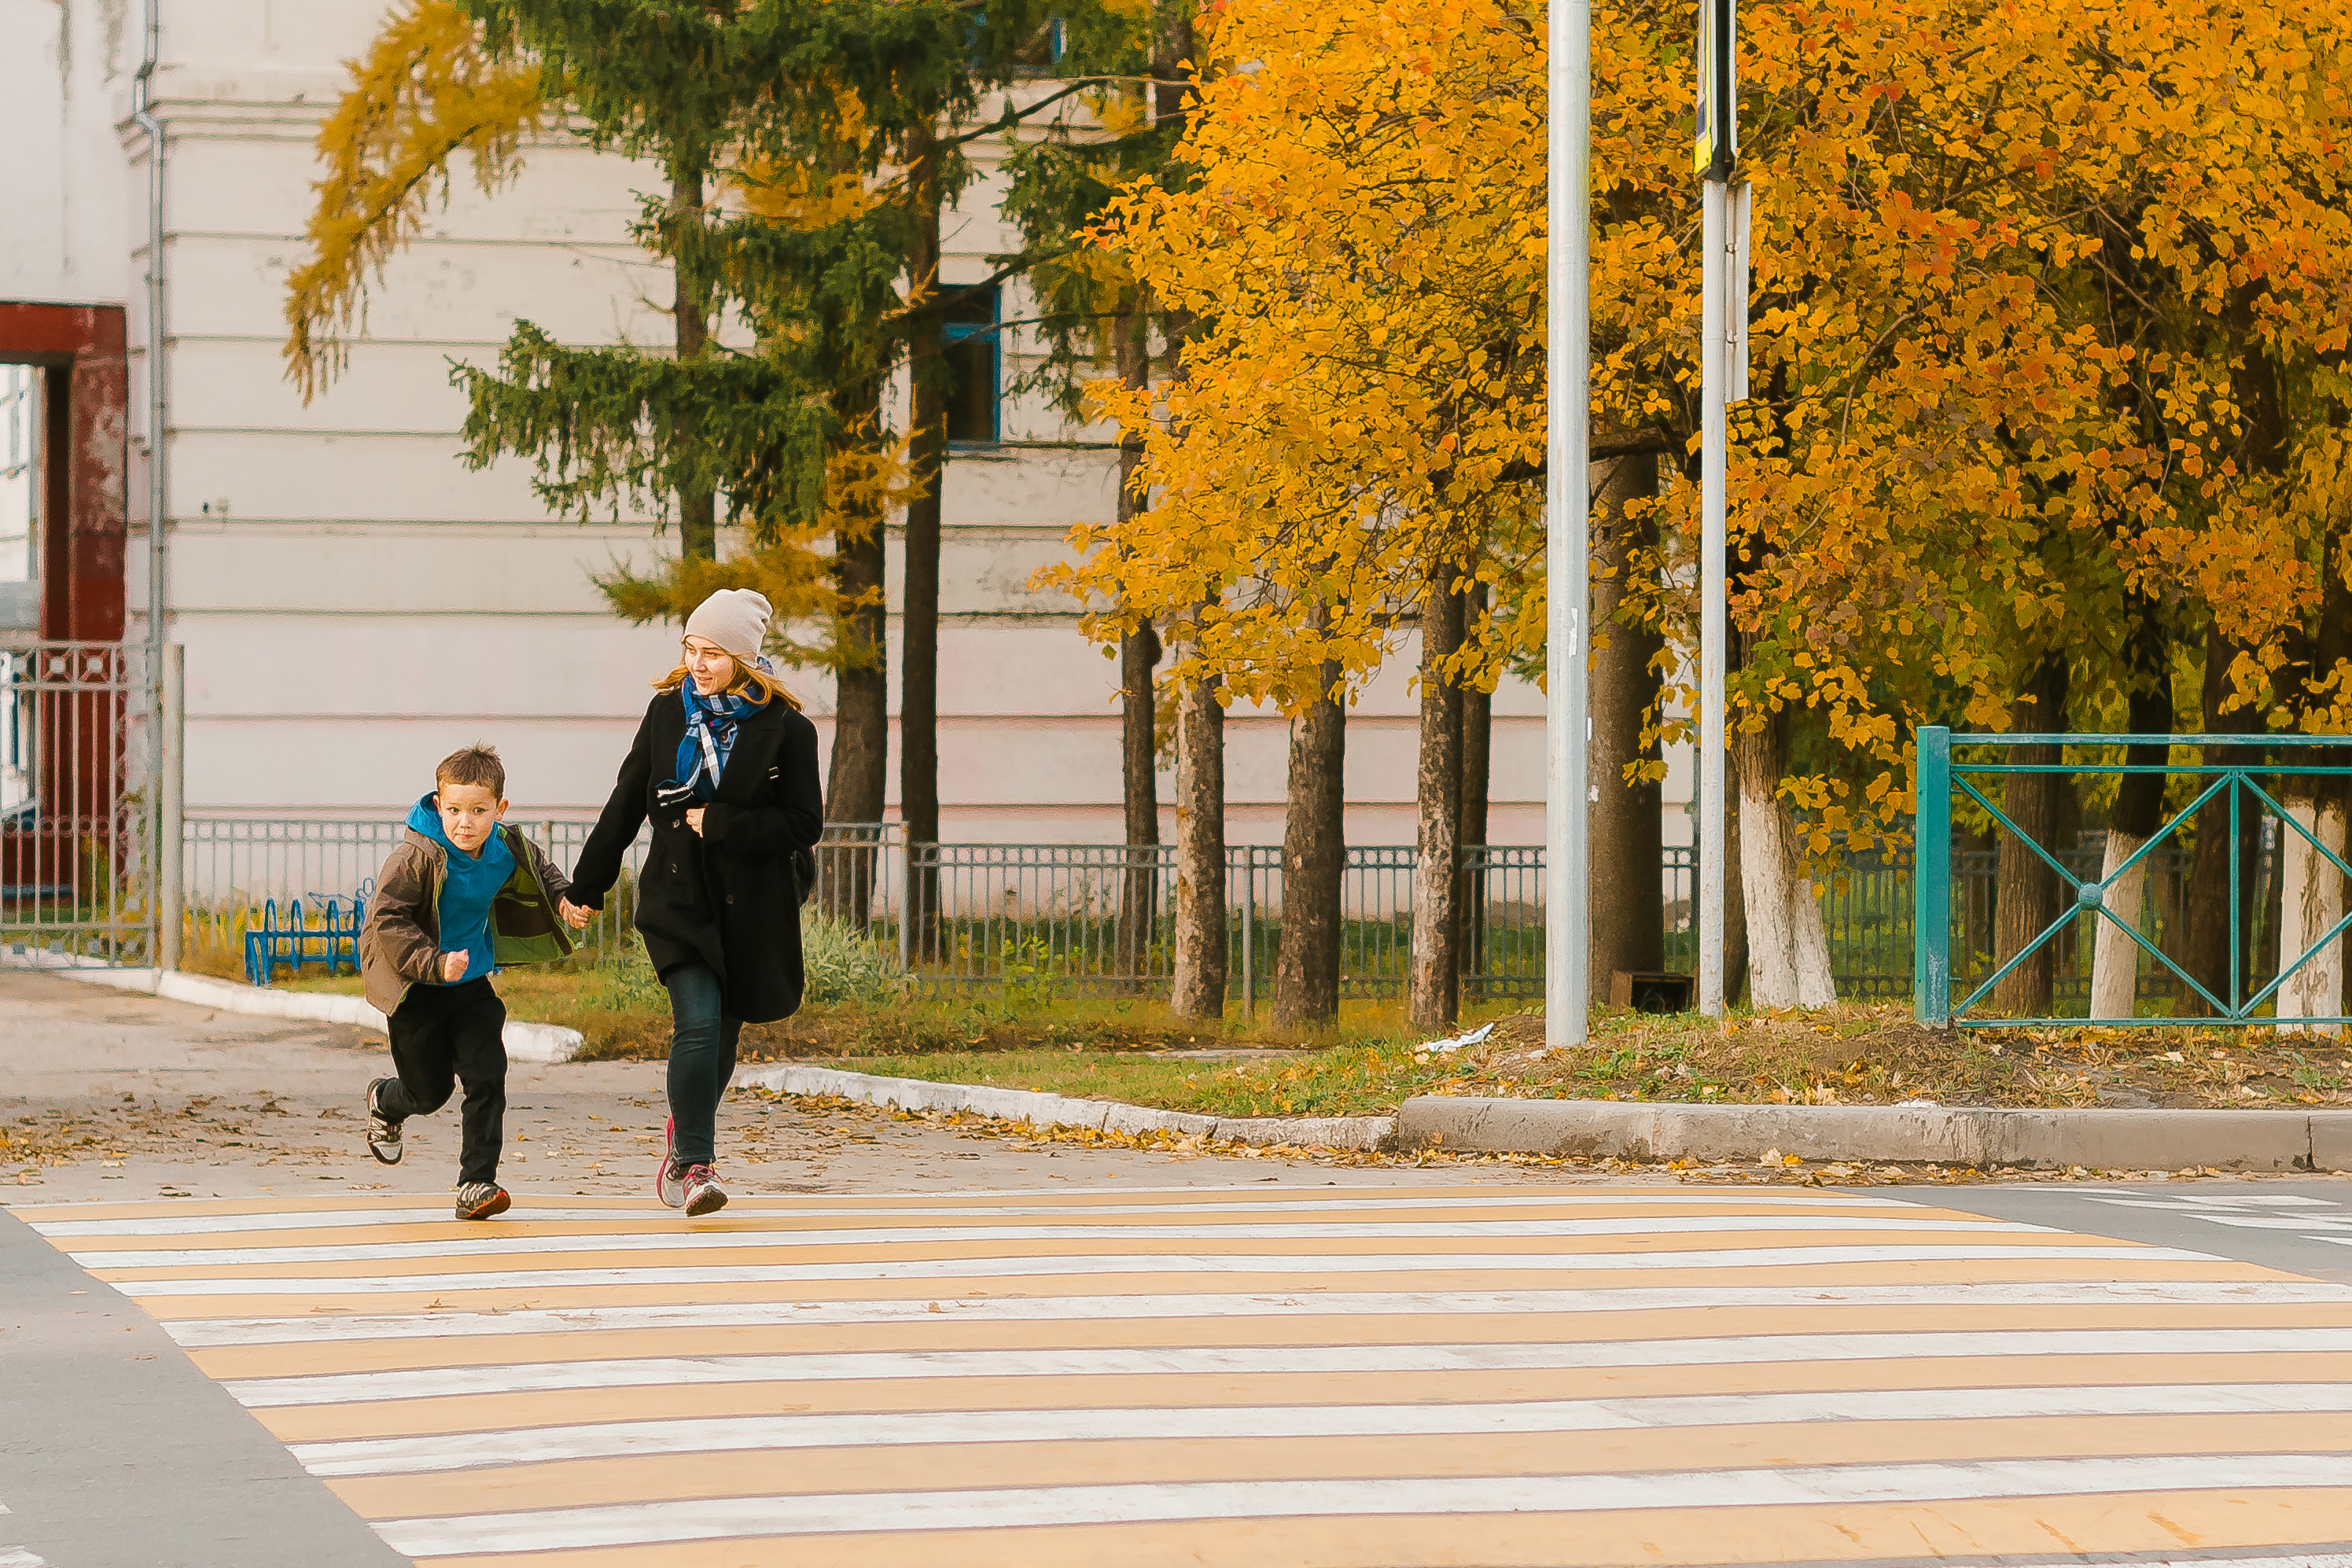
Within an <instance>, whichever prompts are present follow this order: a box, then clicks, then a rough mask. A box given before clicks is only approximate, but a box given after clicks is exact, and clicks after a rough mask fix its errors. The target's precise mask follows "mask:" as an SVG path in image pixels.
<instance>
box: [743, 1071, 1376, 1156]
mask: <svg viewBox="0 0 2352 1568" xmlns="http://www.w3.org/2000/svg"><path fill="white" fill-rule="evenodd" d="M735 1083H736V1085H737V1087H739V1088H756V1089H772V1090H773V1091H774V1092H776V1093H778V1094H830V1095H837V1096H839V1097H840V1098H841V1099H844V1100H862V1101H864V1102H865V1103H866V1104H868V1105H889V1106H896V1107H898V1109H899V1110H969V1111H971V1112H973V1113H975V1114H977V1115H981V1116H992V1117H996V1118H998V1119H999V1120H1002V1121H1026V1122H1028V1123H1029V1124H1031V1125H1032V1126H1034V1127H1091V1128H1096V1129H1098V1130H1100V1131H1105V1132H1124V1133H1128V1134H1130V1135H1133V1134H1139V1133H1145V1132H1171V1133H1174V1134H1175V1135H1177V1136H1178V1137H1192V1136H1196V1135H1197V1136H1199V1137H1202V1138H1215V1139H1223V1140H1226V1141H1228V1142H1236V1143H1255V1144H1260V1145H1271V1144H1276V1143H1285V1144H1289V1145H1291V1146H1293V1147H1301V1148H1315V1149H1377V1148H1380V1147H1381V1146H1382V1145H1383V1144H1385V1143H1386V1142H1388V1139H1389V1135H1390V1133H1391V1131H1394V1129H1395V1126H1396V1121H1395V1118H1393V1117H1388V1116H1297V1117H1290V1116H1267V1117H1249V1118H1236V1119H1230V1120H1221V1119H1219V1118H1217V1117H1214V1116H1195V1115H1192V1114H1190V1113H1189V1112H1186V1111H1181V1110H1151V1109H1150V1108H1149V1107H1148V1106H1141V1105H1123V1104H1120V1103H1119V1102H1118V1101H1117V1100H1073V1099H1071V1098H1070V1097H1069V1096H1067V1095H1061V1094H1041V1093H1039V1092H1037V1091H1036V1090H1034V1089H991V1088H987V1087H985V1086H983V1085H980V1084H967V1083H932V1082H929V1080H927V1079H911V1078H877V1077H875V1076H874V1075H873V1074H870V1073H862V1072H844V1071H842V1070H841V1069H839V1068H816V1067H779V1068H742V1069H741V1070H740V1071H738V1072H737V1073H736V1075H735Z"/></svg>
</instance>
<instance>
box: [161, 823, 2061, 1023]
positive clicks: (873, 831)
mask: <svg viewBox="0 0 2352 1568" xmlns="http://www.w3.org/2000/svg"><path fill="white" fill-rule="evenodd" d="M512 820H513V824H514V826H518V827H520V829H521V830H522V831H523V832H525V833H527V834H528V835H530V837H532V838H533V839H535V840H536V841H537V842H538V843H539V844H540V845H541V847H543V848H545V849H546V850H547V851H548V853H549V854H550V855H551V857H552V858H554V859H555V861H556V863H557V864H559V865H567V866H568V865H569V864H570V863H571V862H572V860H573V859H574V858H577V856H578V854H579V852H580V850H581V847H583V844H584V843H585V841H586V838H587V836H588V832H589V830H590V827H591V826H592V824H590V823H588V822H586V821H584V820H578V819H566V818H530V819H520V818H518V819H512ZM401 832H402V826H401V824H400V822H399V821H398V820H396V819H394V818H393V817H390V816H386V817H381V818H339V819H331V820H316V819H312V820H286V819H255V818H244V817H216V816H199V817H190V818H189V819H188V820H187V823H186V835H185V847H184V854H185V868H184V879H185V884H186V889H187V906H188V911H189V912H188V916H187V927H186V942H187V947H188V952H189V953H190V956H191V961H192V962H193V963H194V965H195V966H197V967H204V968H209V969H212V970H214V971H215V972H217V973H241V964H242V958H241V956H240V955H241V954H242V952H243V950H244V932H245V931H246V930H247V927H249V926H251V925H254V924H256V923H257V918H258V914H259V911H260V910H262V909H263V908H264V906H265V905H266V903H268V901H270V900H276V901H277V902H278V906H279V907H280V909H281V910H282V909H284V908H285V907H286V906H287V905H288V904H289V903H291V902H293V901H296V900H308V902H309V904H310V906H311V907H312V908H313V909H314V910H315V909H317V908H319V907H320V906H323V904H324V902H325V900H328V899H330V898H335V899H341V900H350V899H351V898H352V896H353V895H355V894H358V893H361V892H363V891H364V890H365V889H366V888H367V886H368V884H369V883H370V882H371V881H372V879H373V877H374V875H375V871H376V868H378V867H379V866H380V865H381V864H382V862H383V858H384V857H385V855H387V854H389V853H390V851H391V849H392V847H393V846H394V844H396V843H397V842H398V841H399V837H400V834H401ZM647 842H648V840H647V837H646V836H644V835H640V836H639V838H638V840H637V842H636V844H635V845H634V846H633V847H632V848H631V850H630V853H629V857H628V859H627V863H626V871H625V875H624V877H623V879H622V882H621V885H620V886H619V888H618V889H616V890H615V894H614V898H613V899H611V900H608V902H607V908H606V910H605V911H604V916H603V918H601V919H600V920H599V921H597V922H596V923H595V924H594V925H593V926H591V927H590V928H589V930H588V931H587V932H586V933H584V935H583V939H582V942H581V949H582V951H581V953H580V955H579V958H578V959H577V960H575V962H577V963H601V962H604V961H605V960H607V959H610V958H612V957H614V955H615V954H617V953H618V952H620V951H621V950H622V948H623V947H624V946H625V944H626V943H627V942H629V941H630V940H631V939H630V938H629V936H628V934H627V932H628V922H629V920H630V917H631V914H632V911H633V908H634V891H635V878H636V873H637V871H638V868H639V867H640V865H641V863H642V860H643V857H644V854H645V851H646V845H647ZM2088 853H2091V854H2093V855H2094V857H2095V851H2090V852H2088ZM1418 860H1419V856H1418V854H1417V852H1416V850H1415V849H1414V847H1412V846H1411V845H1359V846H1356V847H1352V848H1350V849H1349V851H1348V858H1347V864H1346V868H1345V870H1344V872H1343V874H1342V880H1341V885H1340V899H1341V911H1342V915H1341V926H1340V934H1339V941H1340V976H1341V994H1342V995H1343V996H1346V997H1349V998H1353V999H1379V998H1387V997H1393V996H1395V995H1398V994H1401V992H1402V987H1403V985H1404V982H1405V976H1406V972H1407V968H1408V965H1409V963H1410V959H1411V949H1412V879H1413V872H1414V869H1415V867H1416V865H1417V863H1418ZM1695 861H1696V854H1695V852H1694V851H1693V850H1692V849H1690V848H1689V847H1680V846H1677V847H1668V848H1667V849H1666V850H1665V851H1664V854H1663V856H1662V858H1661V862H1660V867H1659V875H1660V879H1661V880H1660V890H1661V897H1662V903H1663V905H1664V931H1662V932H1661V936H1662V938H1663V943H1664V957H1665V966H1666V967H1667V968H1668V969H1670V970H1682V971H1685V972H1686V971H1687V969H1688V967H1689V964H1690V962H1691V954H1692V952H1693V944H1694V942H1695V937H1694V934H1693V931H1692V921H1691V902H1692V894H1693V889H1694V886H1695ZM1543 862H1544V853H1543V849H1542V847H1540V846H1538V845H1484V846H1473V847H1468V848H1466V849H1465V850H1464V851H1463V855H1462V867H1461V875H1462V879H1463V885H1462V900H1461V901H1462V906H1463V908H1464V910H1465V924H1464V929H1463V932H1462V944H1463V945H1462V976H1463V978H1462V987H1463V996H1464V999H1465V1001H1466V1002H1487V1001H1504V1000H1530V1001H1532V1000H1537V999H1539V998H1540V997H1541V996H1542V994H1543V966H1544V914H1543ZM816 863H817V882H816V888H815V889H814V894H813V896H812V898H811V900H810V902H809V905H808V909H809V910H810V912H811V913H812V914H814V915H818V916H822V917H824V918H828V919H832V920H835V921H844V922H846V923H850V924H854V925H856V926H857V927H858V928H860V929H861V930H862V931H865V933H866V935H867V936H868V937H869V938H870V939H871V940H873V941H875V942H878V943H881V944H882V945H884V946H886V947H887V948H890V949H893V950H895V951H896V952H898V955H899V957H900V959H901V961H902V962H903V963H905V964H906V965H907V967H908V969H909V970H910V971H911V972H912V973H914V975H915V976H916V978H917V981H918V983H919V984H920V985H922V986H923V987H924V988H926V989H929V990H934V991H940V992H947V993H961V994H998V995H1003V996H1005V997H1007V998H1008V999H1011V1000H1014V1001H1018V1002H1032V1003H1034V1002H1040V1001H1044V1000H1048V999H1051V998H1052V997H1055V996H1065V995H1097V996H1101V995H1114V996H1115V995H1151V994H1163V995H1164V994H1166V992H1167V988H1168V985H1169V984H1170V981H1171V976H1172V973H1173V969H1174V957H1175V954H1174V924H1173V910H1172V908H1171V902H1170V899H1171V892H1172V889H1174V887H1175V880H1176V852H1175V848H1174V847H1173V846H1171V845H1155V846H1148V847H1136V848H1130V847H1128V846H1126V845H1120V844H1076V845H1073V844H940V845H916V846H914V847H912V849H911V852H910V850H909V847H908V845H907V844H906V842H905V839H904V837H903V835H902V832H901V829H900V827H899V826H898V824H896V823H830V824H827V825H826V829H825V836H824V839H823V840H822V841H821V842H820V843H819V844H818V846H817V847H816ZM910 876H911V877H912V878H913V879H916V883H917V897H916V899H915V901H914V906H913V907H914V908H916V909H917V910H919V911H920V916H919V919H917V920H914V921H905V920H902V919H901V918H900V911H901V910H902V909H904V908H905V907H907V897H906V893H907V888H908V879H909V877H910ZM1909 879H1910V867H1909V861H1908V858H1907V856H1906V857H1901V858H1895V859H1890V860H1880V859H1871V860H1867V861H1864V860H1855V861H1853V862H1849V863H1843V864H1841V865H1840V866H1838V867H1836V868H1832V870H1830V871H1829V872H1827V873H1825V878H1824V890H1823V894H1822V905H1823V911H1824V914H1825V916H1826V918H1827V920H1828V921H1829V927H1830V939H1831V951H1832V956H1833V960H1834V966H1835V968H1836V972H1837V978H1838V984H1839V989H1840V991H1841V993H1842V994H1849V995H1855V996H1886V995H1895V994H1905V993H1906V991H1907V989H1908V986H1909V984H1910V973H1909V967H1908V965H1907V963H1903V962H1902V960H1904V959H1906V958H1907V957H1908V952H1909V947H1910V942H1911V933H1910V927H1909V910H1910V888H1909ZM1980 880H1981V881H1982V883H1983V889H1984V891H1985V892H1986V893H1987V894H1989V892H1990V866H1989V865H1988V866H1987V867H1986V868H1985V869H1984V872H1983V874H1982V877H1981V879H1980ZM1282 889H1283V875H1282V854H1281V850H1280V848H1279V847H1277V846H1274V845H1234V846H1232V847H1229V848H1228V849H1227V851H1226V865H1225V903H1226V909H1227V911H1228V916H1227V941H1228V944H1229V945H1228V948H1227V975H1228V982H1227V984H1228V988H1229V994H1230V995H1231V996H1232V997H1233V998H1234V1000H1235V1001H1236V1002H1238V1003H1239V1004H1240V1005H1243V1006H1244V1008H1249V1007H1253V1006H1255V1004H1256V1003H1257V1002H1258V1001H1261V1000H1267V999H1270V998H1271V997H1272V995H1273V990H1274V978H1273V977H1274V971H1275V960H1276V954H1277V952H1279V950H1280V945H1281V940H1282V908H1283V891H1282Z"/></svg>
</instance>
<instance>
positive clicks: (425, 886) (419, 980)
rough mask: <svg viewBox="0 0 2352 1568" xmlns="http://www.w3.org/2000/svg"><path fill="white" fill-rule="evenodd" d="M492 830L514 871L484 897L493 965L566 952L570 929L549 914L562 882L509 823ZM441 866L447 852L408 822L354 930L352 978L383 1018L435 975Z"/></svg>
mask: <svg viewBox="0 0 2352 1568" xmlns="http://www.w3.org/2000/svg"><path fill="white" fill-rule="evenodd" d="M498 830H499V832H500V833H502V834H504V835H506V840H507V847H508V848H509V849H510V850H512V851H513V852H514V862H515V868H514V874H513V875H512V876H510V877H509V878H508V879H507V881H506V886H504V887H503V888H500V889H499V890H498V893H497V895H496V896H495V897H493V898H492V899H491V900H490V952H491V953H492V955H493V957H494V958H495V960H496V962H497V963H498V965H499V967H500V968H502V969H503V968H505V967H507V966H508V965H510V964H517V963H554V962H555V961H556V960H557V959H560V958H563V957H567V956H569V955H570V953H571V952H572V933H571V932H569V931H565V930H564V929H563V921H562V920H561V919H559V918H558V917H557V915H556V912H555V901H556V900H558V899H560V898H562V897H563V895H564V893H565V892H566V891H567V890H568V889H570V888H571V886H572V883H571V880H570V879H568V878H566V877H565V876H564V874H563V873H562V872H561V871H559V870H557V869H556V868H555V863H554V862H553V861H551V860H550V859H549V858H547V856H546V855H545V854H544V853H543V852H542V851H541V849H540V847H539V846H538V845H536V844H534V843H532V842H531V841H530V839H529V838H528V837H524V836H523V835H522V834H520V833H519V832H517V831H516V830H515V829H514V828H513V827H511V826H508V825H507V824H505V823H503V822H502V823H500V824H499V827H498ZM448 871H449V852H448V851H447V850H446V849H444V848H442V847H441V846H440V845H438V844H436V843H435V842H433V840H432V839H430V838H427V837H425V835H423V834H422V833H419V832H417V831H416V830H415V828H413V827H411V828H408V829H405V830H404V831H403V832H402V834H401V836H400V842H399V843H398V844H397V845H395V846H394V847H393V851H392V853H391V854H390V855H389V856H387V857H385V858H384V862H383V870H381V871H379V872H377V873H376V878H375V891H374V893H373V895H371V896H370V897H369V899H368V907H367V923H366V924H365V925H364V926H362V928H361V929H360V979H361V981H362V984H364V985H365V986H366V987H367V999H368V1005H369V1006H371V1007H373V1008H374V1009H375V1010H376V1011H377V1012H379V1013H382V1014H383V1015H384V1016H386V1017H390V1016H392V1014H393V1013H394V1010H395V1009H397V1008H398V1007H399V1006H400V1004H401V1000H402V998H403V997H404V996H406V995H407V994H408V988H409V987H410V986H411V985H414V984H429V983H431V982H434V981H437V980H438V979H439V978H440V973H439V969H440V960H441V882H442V879H443V878H445V877H446V876H447V875H448ZM465 978H466V979H467V980H476V979H479V978H480V976H478V975H475V974H467V976H465Z"/></svg>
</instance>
